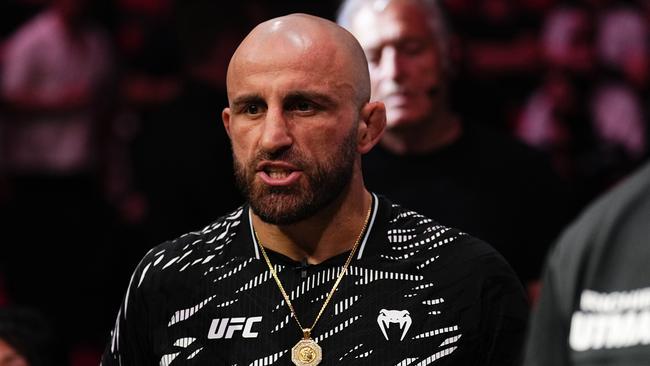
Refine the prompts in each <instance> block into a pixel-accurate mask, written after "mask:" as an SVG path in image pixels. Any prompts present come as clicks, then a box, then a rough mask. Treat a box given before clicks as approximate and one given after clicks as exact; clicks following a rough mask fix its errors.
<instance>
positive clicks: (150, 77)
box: [0, 0, 650, 366]
mask: <svg viewBox="0 0 650 366" xmlns="http://www.w3.org/2000/svg"><path fill="white" fill-rule="evenodd" d="M440 3H441V5H442V7H443V10H444V12H445V14H446V16H447V20H448V26H449V28H450V30H451V32H450V39H449V41H450V47H451V64H452V73H451V75H450V76H449V83H450V86H451V103H452V106H453V110H454V111H455V113H457V114H458V115H459V116H460V118H461V119H462V120H463V121H464V123H466V124H470V125H471V124H474V125H482V126H483V127H485V128H488V129H493V130H494V131H497V132H498V133H502V134H508V135H511V136H512V137H515V138H516V139H518V140H519V141H520V142H521V143H523V144H527V145H529V146H531V147H532V148H534V149H536V150H538V152H539V153H540V154H543V155H544V157H545V158H546V159H547V160H548V161H549V163H550V164H551V166H552V167H553V169H554V170H555V173H556V174H557V175H558V176H559V177H561V179H562V182H563V184H565V186H566V191H567V192H570V193H569V194H568V195H567V197H569V198H567V199H568V200H569V202H568V204H566V205H564V206H563V208H561V209H558V210H557V212H555V214H556V215H557V218H560V220H561V221H562V223H563V224H567V223H568V222H569V221H570V220H571V219H572V218H573V217H575V215H576V213H577V212H579V210H580V209H582V208H583V207H585V205H586V204H587V203H589V202H590V201H591V200H592V199H593V198H594V197H596V196H597V195H598V194H600V193H602V192H605V191H606V190H608V189H609V188H610V187H612V186H613V185H615V184H616V183H617V182H618V181H620V180H621V179H622V178H623V177H625V176H626V175H628V174H629V173H630V172H631V171H632V170H634V169H635V168H636V167H638V166H639V165H640V164H641V163H643V162H644V161H645V160H647V157H648V151H649V149H648V137H649V132H648V130H649V129H648V127H649V126H648V122H647V121H648V112H649V109H648V107H649V106H650V103H649V102H650V100H649V98H650V88H649V85H650V84H648V79H649V78H650V53H649V48H648V47H649V45H650V42H649V38H648V36H649V31H650V2H648V1H642V0H638V1H614V0H581V1H578V0H576V1H560V0H440ZM338 6H339V1H334V0H328V1H304V0H302V1H301V0H284V1H239V2H223V1H215V0H182V1H181V0H176V1H174V0H113V1H108V0H101V1H91V0H85V1H84V0H53V1H47V0H2V1H1V2H0V86H1V88H0V92H1V93H0V248H1V249H0V345H2V340H3V338H5V337H8V338H6V339H10V338H11V337H17V339H21V341H20V342H18V343H19V344H22V346H24V347H26V348H29V347H37V346H39V347H43V349H48V350H49V351H48V352H51V354H49V355H48V356H50V357H52V359H54V360H56V364H60V365H72V366H87V365H97V364H98V363H99V358H100V355H101V353H102V351H103V348H104V346H105V344H106V342H107V341H108V339H109V335H110V330H111V328H112V326H113V323H114V319H115V316H116V314H117V310H118V307H119V303H120V301H121V299H122V298H123V296H124V291H125V289H126V288H127V285H128V283H129V278H130V274H131V271H132V270H133V268H134V267H135V266H136V265H137V263H138V261H139V260H140V258H142V256H143V255H144V254H145V253H146V252H147V251H148V250H149V249H150V248H151V247H153V246H155V245H157V244H159V243H161V242H163V241H165V240H168V239H172V238H175V237H177V236H179V235H181V234H183V233H185V232H188V231H192V230H197V229H200V228H202V227H203V226H204V225H206V224H208V223H209V222H211V221H212V220H214V219H216V218H217V217H219V216H220V215H222V214H224V213H226V212H229V211H230V210H231V209H234V208H236V207H237V206H239V205H240V204H241V203H242V202H243V200H242V198H241V196H240V194H239V193H238V191H237V189H236V188H235V186H234V180H233V168H232V162H231V152H230V146H229V141H228V138H227V136H226V134H225V132H224V130H223V126H222V123H221V110H222V109H223V108H224V107H225V106H226V105H227V99H226V90H225V75H226V68H227V66H228V62H229V60H230V56H231V54H232V52H233V51H234V49H235V48H236V46H237V45H238V44H239V42H240V41H241V40H242V39H243V37H244V36H245V35H246V34H247V33H248V32H249V31H250V30H251V29H252V27H254V26H255V25H256V24H258V23H260V22H262V21H264V20H267V19H270V18H273V17H276V16H280V15H285V14H288V13H294V12H304V13H309V14H314V15H318V16H321V17H325V18H327V19H331V20H334V19H335V17H336V11H337V8H338ZM57 7H58V8H57ZM54 8H57V9H64V11H68V12H69V15H70V16H71V17H72V18H74V22H78V24H76V26H77V28H78V29H84V30H85V29H91V30H92V35H91V34H90V33H84V32H85V31H83V30H80V31H79V32H78V33H77V34H71V35H69V36H70V37H72V38H73V39H74V38H75V37H77V39H81V40H82V42H76V43H75V42H68V43H66V41H65V38H64V37H58V38H57V36H56V35H51V37H49V38H48V37H41V38H38V39H51V40H53V41H52V42H42V44H31V47H28V46H26V45H29V44H30V42H32V41H31V40H33V39H37V38H36V37H33V34H36V33H38V32H47V29H48V28H47V27H48V24H49V23H48V22H52V21H55V20H53V19H51V14H50V13H51V12H52V11H53V10H52V9H54ZM48 17H50V18H48ZM49 25H50V26H51V24H49ZM30 37H31V38H30ZM57 39H59V40H60V42H58V43H57V42H56V40H57ZM33 42H37V41H33ZM73 43H74V44H73ZM83 57H86V58H89V59H90V60H91V61H90V62H88V59H86V60H85V62H81V61H80V59H79V58H83ZM82 61H83V60H82ZM34 65H41V67H36V66H34ZM78 65H84V66H78ZM50 66H52V67H50ZM55 68H56V70H62V69H63V70H66V68H67V70H68V72H66V73H63V74H60V73H59V74H57V75H53V74H52V73H49V74H48V72H49V71H48V70H50V71H51V70H53V69H55ZM35 85H38V86H37V87H36V86H35ZM494 163H495V164H496V165H498V164H499V162H494ZM470 174H471V172H470ZM379 193H381V192H379ZM539 194H541V195H543V194H544V192H539ZM531 235H534V234H531ZM550 244H551V242H549V243H548V245H550ZM529 291H530V295H531V299H534V294H535V288H534V286H533V287H529ZM12 334H13V336H12ZM16 334H18V335H17V336H16ZM21 337H22V338H21ZM21 342H22V343H21ZM17 347H21V346H17ZM42 355H45V353H42ZM33 364H34V365H36V364H37V363H36V362H34V363H33ZM39 364H43V365H44V364H46V363H39Z"/></svg>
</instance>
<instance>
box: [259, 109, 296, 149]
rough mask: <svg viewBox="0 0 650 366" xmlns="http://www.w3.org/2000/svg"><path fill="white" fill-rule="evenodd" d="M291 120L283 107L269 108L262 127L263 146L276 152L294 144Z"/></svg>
mask: <svg viewBox="0 0 650 366" xmlns="http://www.w3.org/2000/svg"><path fill="white" fill-rule="evenodd" d="M289 123H290V122H289V121H288V120H287V118H286V115H285V114H284V110H283V109H282V108H269V110H268V111H267V114H266V118H265V120H264V126H263V127H262V136H261V139H260V145H261V148H262V149H263V150H265V151H267V152H270V153H274V152H278V151H281V150H283V149H286V148H287V147H289V146H291V145H292V144H293V135H292V134H291V130H290V125H289Z"/></svg>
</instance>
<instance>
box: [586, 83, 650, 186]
mask: <svg viewBox="0 0 650 366" xmlns="http://www.w3.org/2000/svg"><path fill="white" fill-rule="evenodd" d="M590 102H591V105H590V106H589V107H590V112H591V120H592V124H593V129H594V131H595V135H596V143H597V147H596V149H597V151H596V152H595V153H594V158H593V159H594V160H595V161H592V162H591V164H590V166H591V168H590V169H591V174H588V175H587V177H586V179H587V180H588V181H591V182H593V183H594V184H595V185H598V187H597V191H603V190H605V189H607V188H609V187H611V186H612V185H613V184H614V183H616V182H617V181H618V180H619V179H621V178H622V177H624V176H625V175H627V174H629V172H631V171H632V170H634V168H635V167H636V166H638V164H639V163H640V161H641V160H642V159H643V157H644V156H645V154H646V151H647V147H646V140H645V137H646V128H647V127H646V116H645V115H644V109H643V107H642V104H641V100H640V98H639V95H638V94H637V93H635V92H634V90H633V89H632V88H630V87H629V86H628V85H626V84H624V83H621V82H606V83H602V84H599V85H598V86H597V87H596V89H595V90H594V94H593V96H592V98H591V100H590ZM595 193H599V192H595Z"/></svg>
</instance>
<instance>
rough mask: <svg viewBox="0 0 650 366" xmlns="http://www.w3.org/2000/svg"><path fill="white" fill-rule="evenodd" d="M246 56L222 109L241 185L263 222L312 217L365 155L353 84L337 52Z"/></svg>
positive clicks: (344, 184) (333, 196)
mask: <svg viewBox="0 0 650 366" xmlns="http://www.w3.org/2000/svg"><path fill="white" fill-rule="evenodd" d="M240 58H241V59H242V60H240V61H238V63H237V64H236V65H231V67H232V71H231V74H230V75H229V78H228V97H229V101H230V107H229V108H227V109H226V110H224V113H223V118H224V124H225V126H226V129H227V130H228V132H229V135H230V138H231V141H232V148H233V155H234V162H235V171H236V178H237V182H238V184H239V186H240V188H241V189H242V191H243V192H244V194H245V196H246V197H247V198H248V201H249V202H250V204H251V207H252V209H253V211H254V212H255V214H257V215H258V216H260V217H261V218H262V219H263V220H264V221H266V222H269V223H273V224H278V225H285V224H291V223H294V222H297V221H300V220H302V219H305V218H308V217H310V216H311V215H313V214H314V213H315V212H316V211H318V210H319V209H320V208H322V207H324V206H325V205H327V204H328V203H330V202H332V201H333V200H334V199H336V198H337V197H338V196H339V195H340V194H341V192H343V190H344V189H345V188H346V187H347V186H348V184H349V182H350V178H351V176H352V172H353V167H354V163H355V160H356V159H357V158H358V154H357V119H358V110H357V109H358V108H357V107H356V102H355V95H354V88H353V86H352V85H350V84H349V83H346V81H345V80H346V77H345V75H342V74H341V71H340V68H341V66H340V65H338V64H337V61H336V57H335V56H334V55H332V54H331V52H330V53H329V54H328V53H327V52H318V51H315V50H314V49H313V48H311V49H310V50H309V52H300V53H296V51H295V50H293V49H292V48H291V47H287V48H284V49H283V48H282V47H276V48H274V52H252V55H249V56H246V57H240Z"/></svg>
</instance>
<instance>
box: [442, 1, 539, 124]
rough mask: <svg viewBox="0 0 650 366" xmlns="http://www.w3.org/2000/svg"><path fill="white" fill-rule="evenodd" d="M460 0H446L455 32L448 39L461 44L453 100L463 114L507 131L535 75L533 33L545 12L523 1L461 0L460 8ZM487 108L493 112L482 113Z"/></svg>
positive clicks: (537, 51) (456, 62)
mask: <svg viewBox="0 0 650 366" xmlns="http://www.w3.org/2000/svg"><path fill="white" fill-rule="evenodd" d="M458 2H459V1H457V0H454V1H447V2H445V3H447V4H449V5H450V6H451V7H452V8H451V9H450V12H452V16H453V17H452V18H451V19H452V28H453V29H455V30H456V33H457V34H458V35H459V37H455V38H452V41H454V40H455V42H452V45H454V44H457V45H459V46H460V47H459V51H458V52H456V53H458V55H459V56H460V58H459V59H458V60H454V64H455V65H458V69H459V72H458V76H457V77H456V78H455V79H453V83H452V87H453V94H452V97H453V99H452V100H451V102H452V104H453V105H454V106H455V109H456V110H457V111H458V113H459V114H460V115H461V116H462V117H464V118H465V119H468V120H473V121H480V123H482V124H487V125H490V126H492V127H493V128H497V129H501V130H504V131H505V130H506V129H507V128H508V127H509V126H510V125H512V123H513V117H514V114H513V111H514V110H516V108H517V107H518V105H519V104H520V103H522V97H523V96H524V95H525V94H526V93H527V92H528V91H529V90H530V88H531V87H532V86H533V85H535V84H536V83H538V80H539V70H540V68H541V63H540V57H539V49H538V44H537V33H538V31H539V27H538V25H539V23H540V22H541V19H543V15H542V14H540V13H539V10H538V9H535V6H530V5H529V4H528V3H527V2H524V1H515V0H464V2H465V3H466V4H467V5H466V7H465V9H464V11H462V12H461V13H459V12H458V10H457V9H458V7H459V4H457V3H458ZM461 8H462V7H461ZM456 53H454V54H456ZM456 96H457V97H456ZM467 105H472V106H474V108H467ZM486 109H489V110H490V111H491V113H487V114H486V113H483V111H484V110H486Z"/></svg>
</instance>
